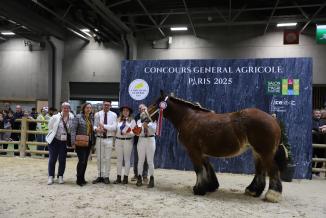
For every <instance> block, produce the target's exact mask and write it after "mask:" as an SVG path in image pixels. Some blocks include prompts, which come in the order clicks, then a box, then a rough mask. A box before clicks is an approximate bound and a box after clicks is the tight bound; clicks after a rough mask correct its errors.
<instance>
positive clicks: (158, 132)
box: [156, 101, 167, 136]
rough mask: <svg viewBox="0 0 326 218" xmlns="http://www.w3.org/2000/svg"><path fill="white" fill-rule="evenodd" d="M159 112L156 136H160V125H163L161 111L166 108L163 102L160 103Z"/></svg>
mask: <svg viewBox="0 0 326 218" xmlns="http://www.w3.org/2000/svg"><path fill="white" fill-rule="evenodd" d="M159 107H160V112H159V115H158V123H157V128H156V135H157V136H161V133H162V124H163V110H164V109H165V108H166V107H167V104H166V102H165V101H162V102H160V105H159Z"/></svg>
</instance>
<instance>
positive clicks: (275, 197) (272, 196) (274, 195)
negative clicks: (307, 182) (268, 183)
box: [265, 190, 282, 203]
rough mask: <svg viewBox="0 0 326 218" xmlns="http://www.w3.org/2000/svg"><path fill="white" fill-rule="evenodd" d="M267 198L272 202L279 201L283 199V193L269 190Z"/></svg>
mask: <svg viewBox="0 0 326 218" xmlns="http://www.w3.org/2000/svg"><path fill="white" fill-rule="evenodd" d="M265 200H266V201H268V202H272V203H278V202H280V201H281V200H282V193H280V192H277V191H274V190H268V191H267V193H266V195H265Z"/></svg>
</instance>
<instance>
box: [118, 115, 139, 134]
mask: <svg viewBox="0 0 326 218" xmlns="http://www.w3.org/2000/svg"><path fill="white" fill-rule="evenodd" d="M122 123H123V121H120V122H118V124H117V134H116V137H119V138H131V137H133V136H134V135H135V134H134V133H133V132H132V131H130V132H128V133H126V130H128V129H129V128H130V129H131V130H132V129H133V128H135V126H136V121H135V120H134V119H132V120H131V121H130V122H128V121H126V127H125V128H124V130H122V131H121V129H120V127H121V126H122Z"/></svg>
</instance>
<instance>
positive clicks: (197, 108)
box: [169, 96, 214, 112]
mask: <svg viewBox="0 0 326 218" xmlns="http://www.w3.org/2000/svg"><path fill="white" fill-rule="evenodd" d="M169 99H171V100H172V101H175V102H180V103H182V104H184V105H187V106H188V107H190V108H192V109H194V110H198V111H204V112H214V111H213V110H209V109H207V108H203V107H202V106H201V105H200V104H199V103H193V102H190V101H186V100H184V99H181V98H177V97H172V96H169Z"/></svg>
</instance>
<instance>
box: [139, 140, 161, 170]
mask: <svg viewBox="0 0 326 218" xmlns="http://www.w3.org/2000/svg"><path fill="white" fill-rule="evenodd" d="M155 148H156V144H155V137H139V139H138V144H137V151H138V175H143V167H144V162H145V157H146V159H147V163H148V175H149V176H153V175H154V154H155Z"/></svg>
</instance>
